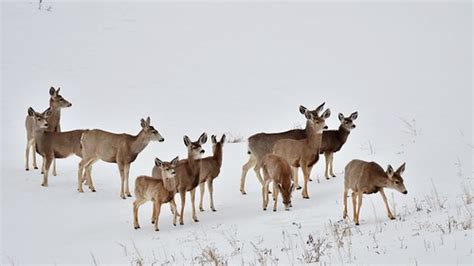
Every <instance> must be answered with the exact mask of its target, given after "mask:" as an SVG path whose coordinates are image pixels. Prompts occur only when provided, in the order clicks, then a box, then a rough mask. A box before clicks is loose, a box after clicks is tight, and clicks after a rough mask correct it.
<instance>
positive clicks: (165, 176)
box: [133, 156, 179, 231]
mask: <svg viewBox="0 0 474 266" xmlns="http://www.w3.org/2000/svg"><path fill="white" fill-rule="evenodd" d="M178 161H179V157H178V156H176V157H175V158H174V159H173V160H172V161H171V162H163V161H161V160H160V159H158V158H155V165H156V167H158V169H159V170H160V171H161V177H162V179H156V178H153V177H151V176H139V177H137V178H136V179H135V198H136V200H135V201H134V202H133V227H134V228H135V229H138V228H140V225H139V223H138V209H139V208H140V206H141V205H142V204H143V203H145V202H147V201H152V202H153V214H152V217H151V223H152V224H155V231H159V230H160V229H159V228H158V221H159V219H160V212H161V205H163V204H166V203H169V204H170V205H171V209H172V210H173V225H174V226H176V220H177V208H176V202H175V201H174V195H175V194H176V178H175V177H176V170H175V169H176V166H177V165H178Z"/></svg>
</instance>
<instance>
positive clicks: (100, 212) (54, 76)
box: [0, 1, 474, 265]
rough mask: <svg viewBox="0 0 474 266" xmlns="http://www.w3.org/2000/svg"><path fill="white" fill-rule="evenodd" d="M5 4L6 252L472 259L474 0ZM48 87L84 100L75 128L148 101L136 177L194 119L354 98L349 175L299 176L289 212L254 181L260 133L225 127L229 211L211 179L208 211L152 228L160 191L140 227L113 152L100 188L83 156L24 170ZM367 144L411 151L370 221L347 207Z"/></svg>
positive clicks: (135, 125)
mask: <svg viewBox="0 0 474 266" xmlns="http://www.w3.org/2000/svg"><path fill="white" fill-rule="evenodd" d="M0 7H1V24H2V27H1V29H2V31H1V40H2V42H1V46H2V47H1V48H2V54H1V63H2V66H1V81H2V83H1V87H2V90H1V93H2V95H1V104H2V105H1V110H2V120H1V121H2V126H1V128H2V131H1V139H2V141H1V145H2V146H1V150H2V153H1V156H2V157H1V160H0V163H1V179H0V182H1V248H0V252H1V263H2V264H34V263H38V264H39V263H41V264H54V263H57V264H66V263H76V264H117V263H122V264H130V263H137V264H140V263H142V262H144V263H153V262H159V263H170V264H190V263H205V262H212V261H218V262H224V261H227V262H228V263H231V264H239V263H246V264H247V263H250V264H260V263H266V264H299V263H303V262H316V261H320V262H324V263H328V264H340V263H356V264H370V263H374V264H375V263H376V264H381V263H399V264H415V265H416V264H434V263H442V264H450V265H452V264H471V263H472V259H473V245H472V243H473V242H472V204H470V202H472V200H473V198H472V196H473V195H474V194H473V193H474V192H473V179H472V174H473V168H472V164H473V160H472V151H473V137H472V136H473V135H472V133H473V132H472V122H473V117H472V113H473V112H472V102H473V98H472V97H473V96H472V83H471V77H472V52H471V47H472V41H471V35H472V26H471V21H472V20H471V19H472V7H471V4H470V3H469V2H465V3H384V4H381V3H379V4H377V3H298V4H292V3H278V4H274V3H260V4H251V3H240V4H237V3H224V4H216V3H153V2H141V3H132V2H130V3H121V2H102V3H92V2H85V3H77V2H76V3H65V2H56V1H44V3H43V6H42V9H41V10H39V9H38V4H37V3H36V1H33V2H29V1H16V2H14V3H13V2H2V3H1V5H0ZM49 7H51V8H49ZM50 86H59V87H61V93H62V95H63V96H64V97H65V98H66V99H68V100H69V101H71V102H72V103H73V106H72V107H71V108H69V109H64V110H63V113H62V120H61V125H62V129H63V131H65V130H71V129H77V128H102V129H105V130H109V131H112V132H127V133H133V134H136V133H138V131H139V129H140V122H139V121H140V118H142V117H146V116H151V119H152V125H154V126H155V127H156V128H157V129H158V130H159V131H160V133H161V134H162V135H163V136H164V137H165V139H166V141H165V142H163V143H156V142H155V143H151V144H150V145H149V146H148V147H147V148H146V149H145V150H144V151H143V152H142V153H141V154H140V155H139V157H138V159H137V160H136V161H135V162H134V163H133V164H132V167H131V172H130V176H131V180H132V182H131V185H132V187H133V180H134V177H136V176H137V175H142V174H151V168H152V166H153V160H154V158H155V157H159V158H161V159H163V160H171V159H172V158H173V157H174V156H176V155H180V156H181V157H183V158H184V157H185V152H186V150H185V147H184V144H183V141H182V136H183V135H184V134H187V135H189V136H190V137H191V139H196V138H197V137H198V136H199V135H200V134H201V133H202V132H203V131H206V132H208V134H219V135H220V134H222V133H227V134H228V135H233V136H234V137H239V136H242V137H244V139H245V138H246V137H248V136H250V135H251V134H254V133H257V132H262V131H263V132H277V131H283V130H286V129H289V128H293V127H295V126H298V125H303V124H304V117H303V116H302V115H301V114H300V113H299V112H298V106H299V105H300V104H302V105H305V106H307V107H308V108H315V107H316V106H317V105H319V104H320V103H321V102H323V101H325V102H326V105H327V107H330V108H331V110H332V116H331V117H330V119H329V121H328V125H329V127H330V128H336V127H337V126H338V120H337V113H339V112H342V113H344V114H345V115H348V114H349V113H351V112H353V111H358V112H359V118H358V119H357V120H356V125H357V128H356V129H355V130H354V131H353V132H352V133H351V135H350V136H349V140H348V142H347V144H346V145H345V146H344V147H343V149H342V151H341V152H339V153H337V154H336V155H335V162H334V164H335V165H334V166H335V170H336V174H337V177H336V178H333V179H331V180H329V181H328V180H325V179H324V177H322V175H323V171H324V169H323V163H321V162H319V163H318V164H317V165H316V167H315V168H314V170H313V179H314V180H315V181H314V182H312V183H310V189H309V193H310V196H311V199H310V200H303V199H302V198H301V195H300V191H298V192H297V193H295V194H294V196H293V197H294V199H293V206H294V207H293V208H292V210H291V211H289V212H286V211H283V210H281V208H280V210H279V211H278V212H276V213H274V212H272V211H267V212H263V211H262V210H261V194H260V185H259V184H258V182H257V180H256V178H255V175H254V173H253V172H252V171H250V172H249V175H248V178H247V186H246V190H247V193H248V194H247V195H245V196H243V195H241V194H240V192H239V183H240V173H241V166H242V164H243V163H244V162H245V161H246V160H247V154H246V151H247V147H246V143H228V144H226V146H225V147H224V163H223V168H222V171H221V174H220V176H219V177H218V179H217V180H216V182H215V203H216V208H217V212H215V213H213V212H211V211H209V208H208V205H209V201H208V197H207V195H206V197H205V206H206V211H205V212H202V213H198V217H199V219H200V222H199V223H194V222H192V220H191V215H190V208H189V207H190V204H189V201H188V202H187V208H186V212H185V225H184V226H179V225H178V226H177V227H174V226H173V225H172V223H171V213H170V212H169V211H168V207H167V206H165V207H164V208H163V211H162V215H161V219H160V229H161V231H160V232H155V231H153V226H152V225H151V223H150V222H149V219H150V215H151V204H150V203H148V204H146V205H144V206H143V207H142V208H141V209H140V221H141V225H142V228H141V229H140V230H134V229H133V221H132V218H133V217H132V208H131V204H132V201H133V199H127V200H122V199H120V198H119V186H120V181H119V180H120V178H119V173H118V169H117V167H116V165H113V164H107V163H104V162H98V163H96V164H95V165H94V172H93V176H94V181H95V184H96V188H97V193H91V192H89V191H86V192H85V193H82V194H79V193H78V192H77V191H76V174H77V163H78V161H79V160H78V158H74V157H70V158H68V159H65V160H58V176H56V177H54V176H51V177H50V181H49V183H50V184H49V187H47V188H44V187H41V186H40V183H41V175H40V173H39V172H38V170H35V171H29V172H25V170H24V148H25V144H26V143H25V136H24V135H25V133H24V118H25V115H26V110H27V108H28V106H32V107H34V108H35V109H38V110H42V109H45V108H46V107H47V104H48V99H49V96H48V90H49V87H50ZM206 150H207V152H206V153H207V154H209V152H210V151H211V147H210V144H209V143H208V144H206ZM354 158H360V159H364V160H374V161H377V162H379V163H380V164H382V165H383V166H384V167H385V166H386V165H387V164H388V163H390V164H392V165H393V166H394V167H398V166H399V165H400V164H402V163H403V162H406V163H407V170H406V172H405V174H404V178H405V184H406V187H407V189H408V191H409V194H408V195H402V194H400V193H398V192H395V191H389V192H388V193H387V195H388V197H389V201H390V204H391V205H392V208H393V209H394V211H395V213H396V216H397V219H396V220H395V221H390V220H388V218H386V213H385V210H384V207H383V202H382V199H381V197H380V196H379V195H378V194H376V195H370V196H365V197H364V205H363V206H362V213H361V219H362V220H361V225H360V226H357V227H356V226H354V225H353V224H352V223H351V222H350V221H342V207H343V206H342V188H343V172H342V171H343V169H344V166H345V164H346V163H347V162H349V161H350V160H351V159H354ZM188 200H189V197H188ZM177 202H178V205H179V199H178V200H177ZM280 206H281V205H280ZM349 211H350V213H352V208H349ZM310 235H311V237H310ZM311 239H312V241H311Z"/></svg>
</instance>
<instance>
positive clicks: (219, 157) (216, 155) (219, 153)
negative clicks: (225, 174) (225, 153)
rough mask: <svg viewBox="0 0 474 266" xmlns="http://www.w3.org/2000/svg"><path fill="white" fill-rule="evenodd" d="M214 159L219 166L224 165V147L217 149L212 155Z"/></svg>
mask: <svg viewBox="0 0 474 266" xmlns="http://www.w3.org/2000/svg"><path fill="white" fill-rule="evenodd" d="M212 157H213V158H214V160H215V161H216V162H217V163H218V164H219V166H221V165H222V146H217V147H216V150H215V151H214V153H213V154H212Z"/></svg>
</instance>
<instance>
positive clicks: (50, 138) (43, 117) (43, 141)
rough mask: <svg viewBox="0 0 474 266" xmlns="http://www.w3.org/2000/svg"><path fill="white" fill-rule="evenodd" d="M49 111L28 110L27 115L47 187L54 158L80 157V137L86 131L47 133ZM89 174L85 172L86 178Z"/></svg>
mask: <svg viewBox="0 0 474 266" xmlns="http://www.w3.org/2000/svg"><path fill="white" fill-rule="evenodd" d="M50 114H51V110H50V109H47V110H46V111H45V112H43V113H37V112H35V110H33V108H31V107H30V108H29V109H28V115H29V116H31V117H32V118H34V122H35V123H34V125H33V136H34V140H35V149H36V151H37V152H38V153H39V154H40V155H41V156H42V157H43V168H42V170H43V183H42V184H41V185H42V186H45V187H46V186H48V173H49V168H50V166H51V163H52V162H53V160H54V159H55V158H58V159H62V158H66V157H69V156H70V155H72V154H75V155H76V156H78V157H81V155H82V153H81V143H80V140H81V135H82V133H84V132H86V130H73V131H66V132H54V131H48V124H49V122H47V119H48V117H49V115H50ZM89 173H90V168H88V169H87V171H86V176H87V175H88V174H89Z"/></svg>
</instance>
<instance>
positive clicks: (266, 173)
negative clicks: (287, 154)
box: [262, 154, 293, 211]
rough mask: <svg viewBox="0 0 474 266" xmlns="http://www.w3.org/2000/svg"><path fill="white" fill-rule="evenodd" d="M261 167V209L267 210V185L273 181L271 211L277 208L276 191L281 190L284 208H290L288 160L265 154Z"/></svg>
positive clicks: (289, 170) (290, 178)
mask: <svg viewBox="0 0 474 266" xmlns="http://www.w3.org/2000/svg"><path fill="white" fill-rule="evenodd" d="M262 169H263V185H262V198H263V210H264V211H265V210H267V206H268V190H269V188H268V186H269V184H270V182H273V200H274V204H273V211H276V210H277V204H278V193H279V192H281V195H282V198H283V205H284V206H285V210H287V211H288V210H290V207H291V193H292V191H293V184H292V183H291V180H292V178H293V177H292V170H291V167H290V165H289V164H288V162H287V161H286V160H285V159H283V158H281V157H280V156H277V155H274V154H267V155H265V157H264V158H263V161H262Z"/></svg>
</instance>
